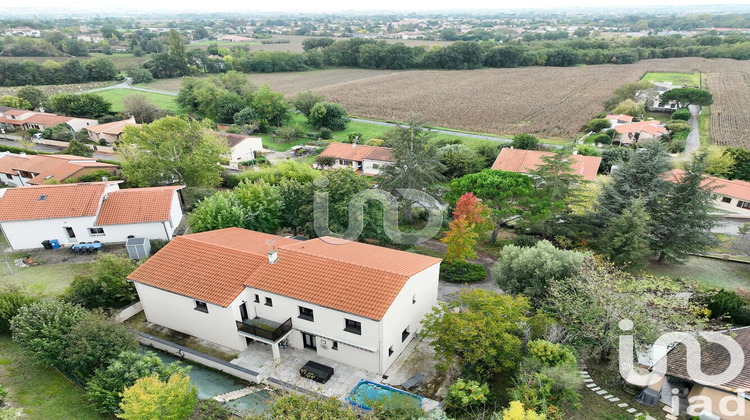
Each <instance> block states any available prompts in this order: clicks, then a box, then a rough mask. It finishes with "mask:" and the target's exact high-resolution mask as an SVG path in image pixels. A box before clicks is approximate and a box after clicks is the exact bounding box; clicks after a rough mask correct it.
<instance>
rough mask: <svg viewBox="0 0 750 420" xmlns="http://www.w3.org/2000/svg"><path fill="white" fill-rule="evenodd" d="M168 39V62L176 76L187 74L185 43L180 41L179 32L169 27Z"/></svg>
mask: <svg viewBox="0 0 750 420" xmlns="http://www.w3.org/2000/svg"><path fill="white" fill-rule="evenodd" d="M168 39H169V49H168V52H167V55H168V57H169V61H170V64H171V65H172V66H173V71H174V73H175V74H176V75H177V76H187V75H188V73H189V69H188V60H187V49H186V48H185V43H184V42H182V37H180V33H179V32H177V31H176V30H174V29H170V30H169V35H168Z"/></svg>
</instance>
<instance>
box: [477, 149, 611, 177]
mask: <svg viewBox="0 0 750 420" xmlns="http://www.w3.org/2000/svg"><path fill="white" fill-rule="evenodd" d="M553 155H554V153H552V152H542V151H539V150H523V149H511V148H507V147H506V148H504V149H501V150H500V154H498V155H497V159H495V163H493V164H492V169H497V170H501V171H509V172H518V173H529V172H531V171H533V170H534V169H536V168H537V167H538V166H539V165H542V164H543V163H544V161H543V160H542V156H553ZM601 161H602V158H600V157H598V156H581V155H572V156H571V157H570V163H571V166H572V167H573V171H574V172H575V174H576V175H580V176H582V177H583V179H585V180H587V181H593V180H594V179H596V173H597V171H598V170H599V164H600V163H601Z"/></svg>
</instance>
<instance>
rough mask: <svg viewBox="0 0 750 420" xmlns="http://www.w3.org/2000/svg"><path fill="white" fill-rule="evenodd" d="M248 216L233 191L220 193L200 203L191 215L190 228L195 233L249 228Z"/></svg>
mask: <svg viewBox="0 0 750 420" xmlns="http://www.w3.org/2000/svg"><path fill="white" fill-rule="evenodd" d="M247 219H248V214H247V211H246V209H245V207H244V206H243V205H242V204H240V201H239V199H238V198H237V196H236V195H234V194H233V193H232V192H231V191H219V192H217V193H216V194H214V195H212V196H210V197H207V198H205V199H203V200H202V201H200V202H198V204H197V205H196V206H195V209H194V210H193V211H192V212H191V213H190V219H189V220H190V227H191V229H192V231H193V232H205V231H209V230H217V229H224V228H228V227H241V228H244V227H245V226H247V223H248V222H247Z"/></svg>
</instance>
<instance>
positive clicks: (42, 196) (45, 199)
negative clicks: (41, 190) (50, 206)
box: [37, 195, 47, 201]
mask: <svg viewBox="0 0 750 420" xmlns="http://www.w3.org/2000/svg"><path fill="white" fill-rule="evenodd" d="M37 201H47V196H46V195H40V196H39V200H37Z"/></svg>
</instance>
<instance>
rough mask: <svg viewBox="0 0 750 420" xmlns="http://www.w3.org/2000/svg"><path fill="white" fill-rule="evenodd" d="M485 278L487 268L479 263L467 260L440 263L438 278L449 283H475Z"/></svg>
mask: <svg viewBox="0 0 750 420" xmlns="http://www.w3.org/2000/svg"><path fill="white" fill-rule="evenodd" d="M486 278H487V270H486V269H485V268H484V266H483V265H481V264H474V263H470V262H468V261H453V262H445V261H443V263H442V264H440V280H443V281H447V282H451V283H475V282H478V281H483V280H485V279H486Z"/></svg>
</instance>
